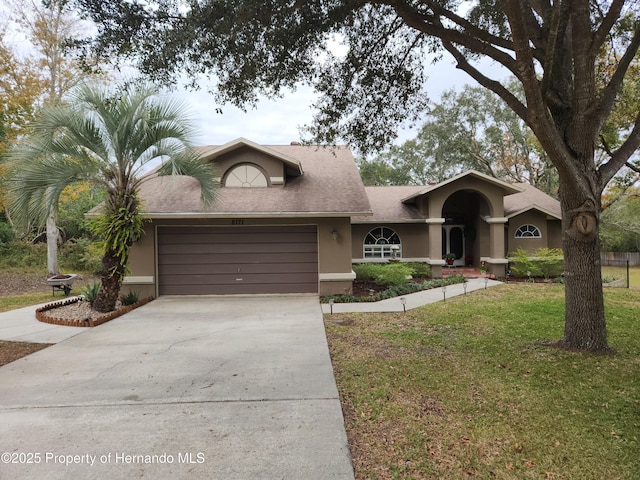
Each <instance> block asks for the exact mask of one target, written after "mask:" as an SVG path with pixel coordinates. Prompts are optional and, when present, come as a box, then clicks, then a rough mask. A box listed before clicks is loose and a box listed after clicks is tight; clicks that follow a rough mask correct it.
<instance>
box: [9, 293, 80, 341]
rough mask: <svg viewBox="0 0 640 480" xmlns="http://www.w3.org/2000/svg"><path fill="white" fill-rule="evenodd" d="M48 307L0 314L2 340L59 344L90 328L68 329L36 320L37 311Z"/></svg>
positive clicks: (32, 307)
mask: <svg viewBox="0 0 640 480" xmlns="http://www.w3.org/2000/svg"><path fill="white" fill-rule="evenodd" d="M44 305H46V303H43V304H41V305H31V306H30V307H24V308H18V309H16V310H9V311H8V312H0V340H8V341H12V342H29V343H59V342H62V341H63V340H66V339H68V338H71V337H74V336H76V335H78V334H79V333H82V332H84V331H86V330H88V329H89V327H66V326H63V325H52V324H50V323H43V322H39V321H38V320H36V309H38V308H39V307H42V306H44Z"/></svg>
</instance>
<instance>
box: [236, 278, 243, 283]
mask: <svg viewBox="0 0 640 480" xmlns="http://www.w3.org/2000/svg"><path fill="white" fill-rule="evenodd" d="M242 280H244V279H243V278H236V282H241V281H242Z"/></svg>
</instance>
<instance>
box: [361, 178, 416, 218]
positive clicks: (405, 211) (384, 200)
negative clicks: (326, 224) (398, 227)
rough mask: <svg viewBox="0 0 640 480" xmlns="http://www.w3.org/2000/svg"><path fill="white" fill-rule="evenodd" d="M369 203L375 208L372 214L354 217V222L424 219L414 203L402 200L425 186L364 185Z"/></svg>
mask: <svg viewBox="0 0 640 480" xmlns="http://www.w3.org/2000/svg"><path fill="white" fill-rule="evenodd" d="M364 188H365V192H366V194H367V196H368V197H369V203H370V204H371V209H372V210H373V215H372V216H367V217H365V216H356V217H352V218H351V221H352V222H353V223H369V222H411V221H420V220H424V219H425V218H426V217H425V216H424V215H422V214H421V213H420V212H419V211H418V209H417V208H416V207H415V206H414V205H410V204H406V203H403V202H402V200H403V199H404V198H407V197H409V196H411V195H414V194H415V193H417V192H421V191H423V190H424V189H425V188H427V187H424V186H386V187H385V186H380V187H364Z"/></svg>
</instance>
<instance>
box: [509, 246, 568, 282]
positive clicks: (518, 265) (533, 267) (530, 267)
mask: <svg viewBox="0 0 640 480" xmlns="http://www.w3.org/2000/svg"><path fill="white" fill-rule="evenodd" d="M509 261H510V262H511V272H512V273H513V274H514V275H515V276H516V277H544V278H551V277H557V276H560V275H561V274H562V271H563V270H564V262H563V258H562V250H560V249H557V248H539V249H537V250H536V251H535V252H533V253H529V252H527V251H526V250H524V249H522V248H519V249H518V250H516V251H515V252H513V253H512V254H511V255H510V257H509Z"/></svg>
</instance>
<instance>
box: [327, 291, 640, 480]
mask: <svg viewBox="0 0 640 480" xmlns="http://www.w3.org/2000/svg"><path fill="white" fill-rule="evenodd" d="M563 296H564V292H563V287H562V286H561V285H540V284H516V285H503V286H500V287H494V288H492V289H488V290H481V291H478V292H474V293H473V294H469V295H466V296H461V297H456V298H452V299H450V300H449V299H448V300H447V301H446V302H440V303H438V304H432V305H429V306H426V307H423V308H420V309H416V310H412V311H410V312H407V313H406V314H403V313H399V314H340V315H327V316H326V317H325V323H326V327H327V335H328V339H329V344H330V350H331V355H332V360H333V364H334V369H335V373H336V380H337V382H338V389H339V391H340V395H341V400H342V404H343V411H344V413H345V423H346V427H347V431H348V436H349V443H350V447H351V453H352V456H353V461H354V467H355V469H356V477H357V478H358V479H387V478H398V479H462V478H471V479H491V478H496V479H527V478H531V479H575V480H586V479H593V480H601V479H603V478H606V479H637V478H640V455H638V452H639V451H640V380H639V379H640V342H639V341H638V336H639V335H640V323H639V322H638V317H639V315H638V313H639V311H640V291H638V290H629V289H607V290H606V292H605V301H606V308H607V322H608V329H609V343H610V346H611V347H613V348H615V349H616V350H617V354H616V355H614V356H595V355H592V354H585V353H575V352H567V351H564V350H558V349H556V348H554V347H553V346H551V343H552V342H554V341H556V340H558V339H560V338H561V336H562V331H563V304H564V300H563Z"/></svg>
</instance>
